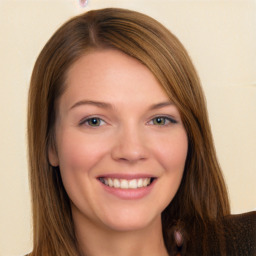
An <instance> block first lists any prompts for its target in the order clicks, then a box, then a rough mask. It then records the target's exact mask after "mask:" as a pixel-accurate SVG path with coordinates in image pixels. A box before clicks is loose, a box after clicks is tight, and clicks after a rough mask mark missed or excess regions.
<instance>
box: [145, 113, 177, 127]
mask: <svg viewBox="0 0 256 256" xmlns="http://www.w3.org/2000/svg"><path fill="white" fill-rule="evenodd" d="M156 118H164V119H166V120H168V121H169V122H170V123H167V124H163V125H159V126H167V125H170V124H176V123H178V121H177V120H176V119H175V118H174V117H172V116H169V115H157V116H154V117H152V118H151V119H150V120H149V122H148V124H149V123H150V122H153V120H154V119H156ZM152 125H155V124H152Z"/></svg>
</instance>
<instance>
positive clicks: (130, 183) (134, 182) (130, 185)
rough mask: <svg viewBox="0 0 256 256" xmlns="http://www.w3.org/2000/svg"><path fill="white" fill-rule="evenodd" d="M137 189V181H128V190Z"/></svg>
mask: <svg viewBox="0 0 256 256" xmlns="http://www.w3.org/2000/svg"><path fill="white" fill-rule="evenodd" d="M137 187H138V184H137V180H130V181H129V188H137Z"/></svg>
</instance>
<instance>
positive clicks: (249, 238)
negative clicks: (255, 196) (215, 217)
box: [217, 211, 256, 256]
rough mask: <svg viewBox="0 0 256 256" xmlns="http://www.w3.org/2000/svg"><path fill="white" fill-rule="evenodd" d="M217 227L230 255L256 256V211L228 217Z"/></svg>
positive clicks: (219, 236) (219, 237)
mask: <svg viewBox="0 0 256 256" xmlns="http://www.w3.org/2000/svg"><path fill="white" fill-rule="evenodd" d="M217 226H218V228H217V230H218V231H219V232H218V234H217V236H218V239H219V240H222V241H220V242H221V243H223V245H224V247H225V248H226V253H227V254H228V255H239V256H240V255H241V256H247V255H248V256H252V255H256V211H254V212H248V213H243V214H236V215H229V216H226V217H224V218H223V219H222V220H221V221H219V222H218V224H217Z"/></svg>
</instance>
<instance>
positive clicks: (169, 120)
mask: <svg viewBox="0 0 256 256" xmlns="http://www.w3.org/2000/svg"><path fill="white" fill-rule="evenodd" d="M157 119H159V120H160V119H161V120H163V121H164V123H163V124H159V123H158V124H156V123H154V120H157ZM93 120H94V121H98V122H99V121H100V123H99V124H98V125H90V124H89V122H90V121H93ZM102 122H103V123H106V122H105V121H104V120H103V119H101V118H99V117H90V118H86V119H83V120H82V121H81V122H80V123H79V125H80V126H81V125H86V126H89V127H99V126H101V125H102ZM151 122H153V123H152V124H151ZM166 122H167V124H166ZM176 123H177V121H176V120H175V119H173V118H171V117H169V116H156V117H154V118H152V119H151V120H150V121H149V122H148V124H150V125H156V126H167V125H170V124H176Z"/></svg>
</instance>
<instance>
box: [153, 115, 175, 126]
mask: <svg viewBox="0 0 256 256" xmlns="http://www.w3.org/2000/svg"><path fill="white" fill-rule="evenodd" d="M170 123H173V124H176V123H177V121H176V120H174V119H173V118H170V117H166V116H157V117H155V118H153V119H152V120H151V121H150V122H149V124H153V125H158V126H164V125H168V124H170Z"/></svg>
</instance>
